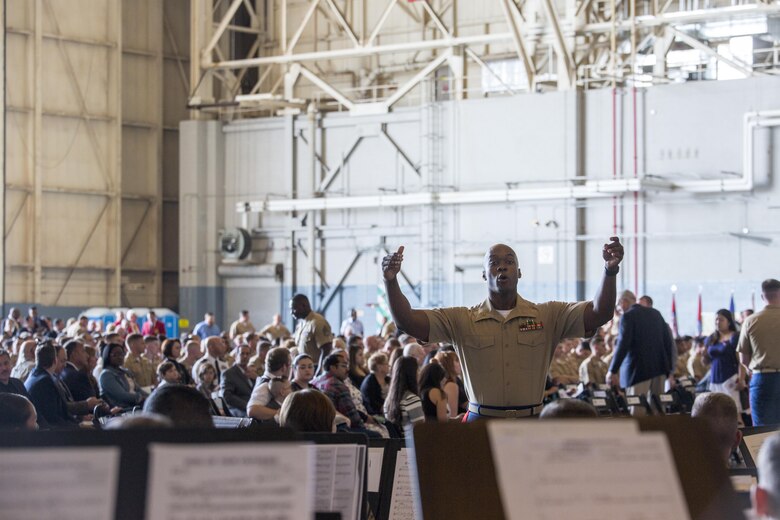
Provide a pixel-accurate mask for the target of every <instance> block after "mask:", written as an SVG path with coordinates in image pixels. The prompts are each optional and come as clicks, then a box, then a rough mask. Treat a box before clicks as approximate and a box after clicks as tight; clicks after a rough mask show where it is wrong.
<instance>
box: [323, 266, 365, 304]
mask: <svg viewBox="0 0 780 520" xmlns="http://www.w3.org/2000/svg"><path fill="white" fill-rule="evenodd" d="M361 256H363V251H358V252H357V253H356V254H355V256H354V258H352V262H350V264H349V265H348V266H347V269H346V271H344V274H342V275H341V278H339V281H338V282H337V283H336V285H334V286H332V287H331V288H330V290H329V291H328V292H327V294H326V295H325V297H324V298H323V301H322V303H321V304H320V307H319V308H318V309H317V312H318V313H320V314H324V313H325V311H327V310H328V307H330V304H331V303H332V302H333V298H335V297H336V294H338V292H339V291H340V290H341V288H342V287H344V282H346V281H347V278H348V277H349V275H350V273H352V270H353V269H354V268H355V266H356V265H357V263H358V260H360V257H361Z"/></svg>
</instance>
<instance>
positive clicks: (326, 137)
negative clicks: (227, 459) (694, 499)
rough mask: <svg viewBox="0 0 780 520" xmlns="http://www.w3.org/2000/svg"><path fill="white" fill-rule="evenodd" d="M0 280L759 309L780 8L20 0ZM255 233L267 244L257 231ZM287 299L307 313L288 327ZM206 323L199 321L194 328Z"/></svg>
mask: <svg viewBox="0 0 780 520" xmlns="http://www.w3.org/2000/svg"><path fill="white" fill-rule="evenodd" d="M3 16H4V20H3V21H4V23H3V24H2V25H3V27H4V32H5V34H4V36H5V37H4V54H5V60H6V67H5V69H4V74H5V78H4V81H5V84H6V89H5V91H4V94H3V95H4V103H3V106H4V111H5V114H4V115H5V126H4V129H3V132H4V135H3V141H4V143H5V161H4V165H3V172H4V182H3V183H2V184H3V190H4V196H3V201H4V211H3V215H4V220H5V242H4V243H5V247H4V249H3V251H2V262H3V265H4V268H3V269H2V273H3V275H2V280H1V283H2V287H3V295H4V296H3V302H4V306H5V312H7V309H8V307H10V306H13V305H18V306H25V305H29V304H32V303H36V304H38V305H39V306H40V307H41V308H42V309H44V312H48V313H50V314H52V315H61V316H73V315H75V314H77V313H78V312H79V310H80V309H83V308H84V307H87V306H104V307H118V306H122V307H144V306H149V307H151V306H161V307H170V308H172V309H174V310H176V311H178V312H179V314H180V315H181V316H182V317H186V318H189V319H190V320H191V321H193V320H194V321H198V320H199V319H200V316H201V315H202V314H203V312H205V311H214V312H216V313H217V321H218V323H221V324H223V326H227V324H228V323H229V322H230V321H232V320H233V319H234V317H235V316H237V314H238V312H239V311H240V310H241V309H248V310H249V311H250V313H251V315H252V316H253V317H254V319H255V321H256V322H257V321H260V322H263V321H265V320H266V319H268V318H270V315H272V314H273V313H276V312H279V311H280V310H284V309H286V307H287V301H288V299H289V297H290V296H291V295H292V294H294V293H296V292H302V293H304V294H307V295H309V297H310V298H311V300H312V303H313V307H314V308H315V309H319V310H322V311H323V314H324V315H325V316H326V317H327V318H328V319H329V320H330V321H331V322H335V323H338V322H340V321H341V319H343V318H344V317H345V316H346V315H347V314H348V310H349V309H350V308H351V307H355V308H357V309H358V310H359V311H360V312H361V313H362V314H363V315H364V318H363V320H364V322H366V323H373V321H374V317H375V316H378V315H379V314H381V312H382V311H381V304H380V302H381V299H382V294H381V288H380V287H379V286H378V283H379V282H380V280H381V273H380V269H379V265H378V261H379V260H380V259H381V257H382V256H383V255H384V254H386V251H394V250H396V249H397V248H398V247H399V246H401V245H403V246H405V248H406V261H405V263H404V272H403V279H404V285H403V286H404V291H405V292H406V294H407V295H409V296H410V299H411V301H412V303H413V304H414V305H419V306H423V307H431V306H438V305H448V306H449V305H461V304H462V305H473V304H476V303H477V302H479V301H480V300H482V299H483V298H484V285H483V282H482V278H481V270H482V257H483V255H484V252H485V250H486V249H487V247H488V246H489V245H491V244H493V243H495V242H506V243H508V244H510V245H512V246H513V247H515V248H516V250H517V252H518V255H519V257H520V265H521V268H522V271H523V278H522V279H521V282H520V292H521V294H522V295H523V296H524V297H526V298H528V299H530V300H545V299H560V300H574V299H582V298H589V297H590V296H591V293H592V292H593V291H594V290H595V283H596V282H597V281H598V279H599V277H600V273H601V270H602V262H601V260H600V250H601V246H602V244H603V243H605V242H606V241H607V239H608V238H609V237H610V236H612V235H617V236H619V237H621V240H622V241H623V243H624V244H625V246H626V261H625V262H624V264H623V266H622V268H621V272H620V274H619V277H620V278H619V287H620V288H626V289H631V290H634V291H636V292H638V293H640V294H650V295H652V296H653V298H654V299H655V301H656V307H658V308H659V309H660V310H661V311H662V312H663V313H664V314H666V315H668V314H669V310H670V305H671V299H672V294H673V291H672V288H673V287H674V289H675V290H676V293H675V294H676V300H677V302H676V303H677V309H678V313H679V320H680V329H681V332H686V331H687V332H689V333H692V332H693V329H694V328H695V322H696V305H697V296H698V294H699V292H701V293H702V298H703V303H704V309H705V311H707V312H714V311H715V310H716V309H718V308H722V307H727V306H728V302H729V298H730V297H731V295H732V294H733V296H734V299H735V301H736V307H737V309H743V308H748V307H755V306H756V305H758V304H760V302H757V301H756V300H757V299H758V294H759V285H760V281H761V280H762V279H764V278H767V277H769V276H771V275H775V274H776V273H774V271H773V268H776V266H777V259H778V258H779V257H778V247H779V246H778V233H779V232H780V224H779V222H780V219H779V218H778V216H780V202H778V201H780V197H778V195H779V192H778V190H779V189H780V188H779V187H778V185H777V181H776V175H777V173H776V172H777V171H778V168H780V159H779V158H778V154H777V153H776V150H778V143H779V142H780V132H778V131H777V126H778V124H780V98H779V97H778V92H780V78H778V76H777V73H778V70H780V5H778V4H777V3H776V2H763V1H757V2H751V1H744V2H743V1H722V0H717V1H699V0H680V1H672V0H666V1H661V0H648V1H640V0H610V1H602V0H560V1H558V0H529V1H525V2H515V1H514V0H491V1H469V2H464V1H463V0H460V1H458V0H419V1H406V0H387V1H385V0H382V1H379V0H376V1H375V0H370V1H369V0H265V1H262V0H230V1H228V0H192V1H186V0H165V1H163V2H158V1H154V0H146V1H139V0H124V1H122V0H107V1H105V2H92V1H89V0H67V1H64V0H34V1H24V0H7V1H6V9H5V12H4V14H3ZM245 245H246V246H247V247H246V248H244V246H245ZM284 314H285V321H287V322H288V324H289V323H290V322H291V317H290V316H289V315H288V314H287V313H284ZM194 321H193V322H194Z"/></svg>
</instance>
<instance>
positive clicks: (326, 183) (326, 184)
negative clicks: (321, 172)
mask: <svg viewBox="0 0 780 520" xmlns="http://www.w3.org/2000/svg"><path fill="white" fill-rule="evenodd" d="M362 141H363V136H362V135H358V136H357V137H355V140H354V141H352V144H351V145H350V146H349V147H347V148H346V150H347V152H346V153H344V154H342V155H341V163H340V164H339V165H338V166H337V167H336V168H335V169H334V170H333V171H332V172H330V173H328V176H327V177H325V178H324V179H322V182H321V183H320V186H319V188H318V190H317V191H319V192H320V193H325V192H326V191H328V189H329V188H330V186H331V184H333V181H335V180H336V177H338V176H339V174H340V173H341V172H342V171H343V170H344V167H345V166H346V165H347V163H348V162H349V159H350V158H351V157H352V154H353V153H355V150H357V147H358V146H359V145H360V143H361V142H362Z"/></svg>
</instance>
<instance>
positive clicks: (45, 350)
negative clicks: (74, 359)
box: [35, 341, 57, 368]
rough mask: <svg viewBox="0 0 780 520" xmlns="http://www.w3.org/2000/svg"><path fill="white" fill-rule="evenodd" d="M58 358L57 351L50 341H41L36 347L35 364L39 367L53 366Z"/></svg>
mask: <svg viewBox="0 0 780 520" xmlns="http://www.w3.org/2000/svg"><path fill="white" fill-rule="evenodd" d="M56 359H57V351H56V349H55V348H54V345H53V344H52V343H51V342H50V341H48V342H45V343H41V344H39V345H38V346H37V347H36V348H35V364H36V365H38V366H39V367H41V368H51V366H52V365H54V361H55V360H56Z"/></svg>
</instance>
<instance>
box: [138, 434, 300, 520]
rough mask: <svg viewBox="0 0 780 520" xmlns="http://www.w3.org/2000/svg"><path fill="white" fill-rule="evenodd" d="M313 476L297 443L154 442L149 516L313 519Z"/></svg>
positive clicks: (162, 519)
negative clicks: (174, 443)
mask: <svg viewBox="0 0 780 520" xmlns="http://www.w3.org/2000/svg"><path fill="white" fill-rule="evenodd" d="M310 475H311V451H310V450H309V448H308V447H306V446H301V445H294V444H292V443H290V444H286V443H280V444H273V443H240V444H184V445H182V444H176V445H173V444H151V445H150V446H149V480H148V490H147V500H146V518H148V519H150V520H208V519H212V518H220V519H222V520H230V519H241V520H243V519H247V518H252V519H257V520H300V519H305V518H312V516H313V513H312V509H311V490H312V483H311V477H310Z"/></svg>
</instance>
